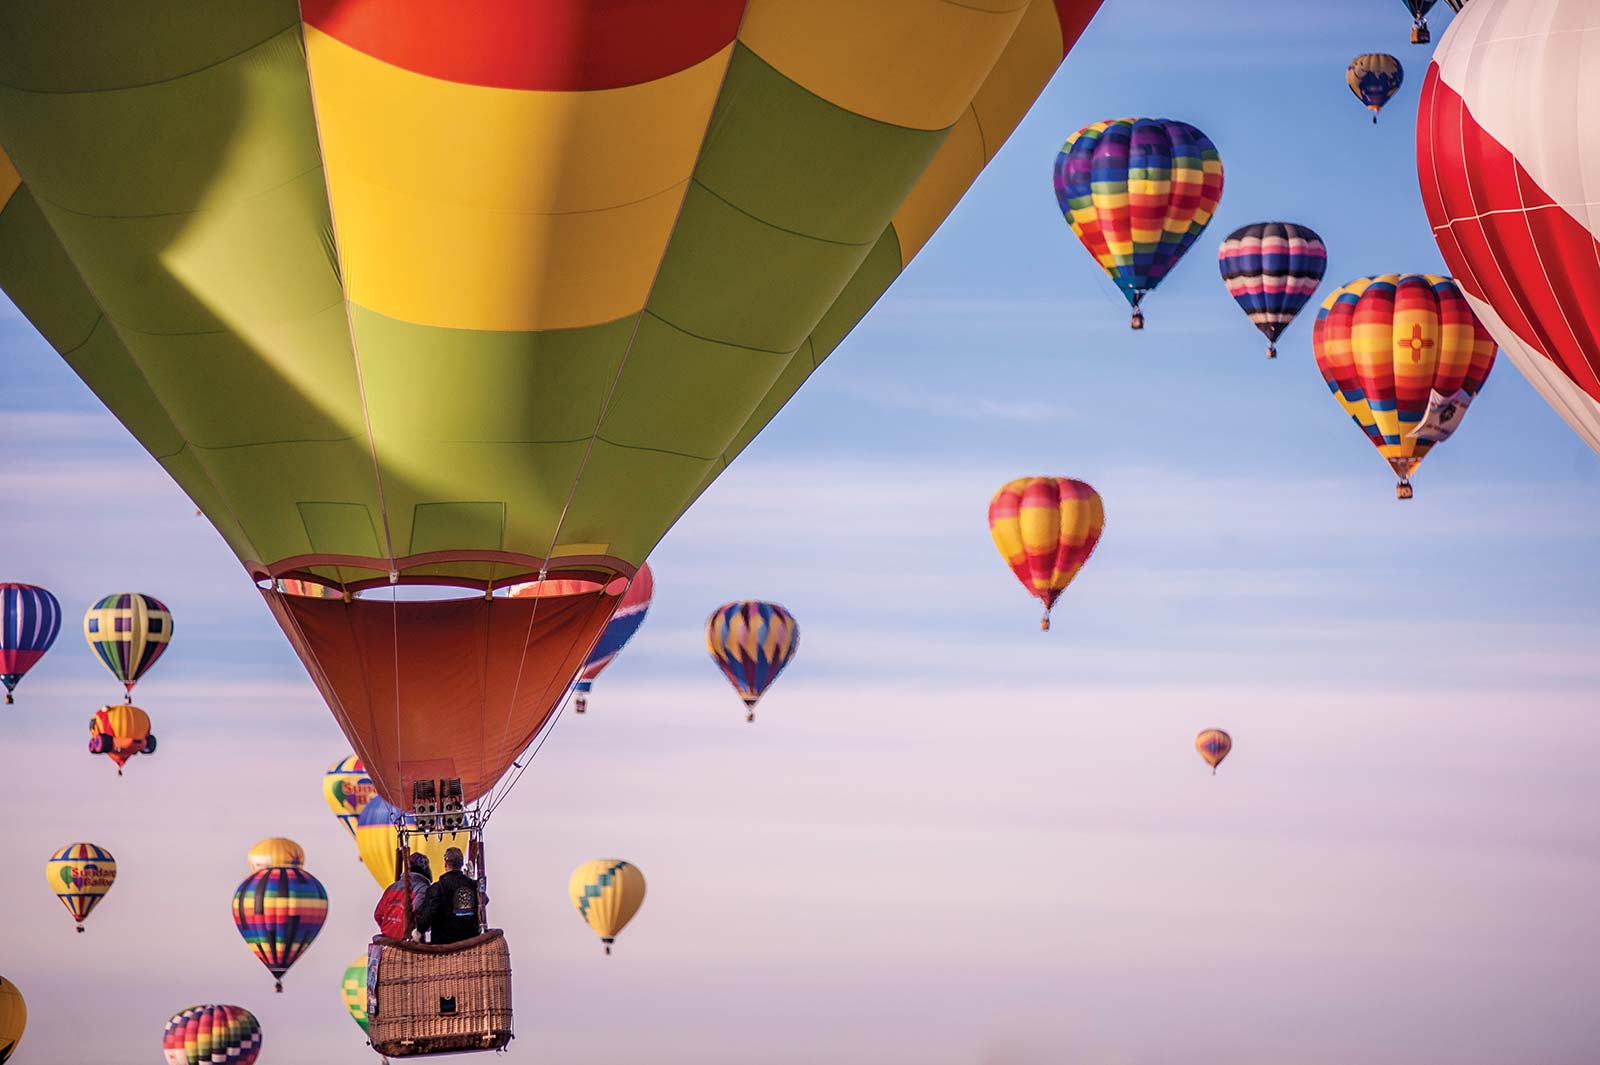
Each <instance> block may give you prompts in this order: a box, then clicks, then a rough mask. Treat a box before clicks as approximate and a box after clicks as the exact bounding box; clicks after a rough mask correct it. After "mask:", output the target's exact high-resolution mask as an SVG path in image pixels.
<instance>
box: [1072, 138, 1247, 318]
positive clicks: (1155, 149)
mask: <svg viewBox="0 0 1600 1065" xmlns="http://www.w3.org/2000/svg"><path fill="white" fill-rule="evenodd" d="M1055 185H1056V201H1057V202H1058V203H1060V204H1061V213H1062V214H1063V215H1065V216H1066V219H1067V222H1068V223H1069V224H1070V225H1071V226H1072V231H1073V232H1074V233H1076V234H1077V235H1078V239H1079V240H1080V241H1082V242H1083V246H1084V248H1086V249H1087V250H1088V252H1089V254H1090V255H1092V256H1094V260H1095V262H1097V263H1099V264H1100V268H1101V269H1102V270H1104V271H1105V272H1106V273H1107V274H1108V275H1109V276H1110V278H1111V280H1112V281H1114V282H1116V285H1117V288H1119V289H1121V290H1122V295H1123V296H1124V297H1125V298H1126V299H1127V301H1128V303H1129V304H1130V305H1131V306H1132V307H1133V318H1132V322H1131V324H1132V326H1133V328H1135V329H1143V328H1144V315H1143V313H1142V312H1141V311H1140V310H1139V302H1140V301H1141V300H1142V299H1144V296H1145V294H1146V293H1147V292H1149V291H1150V290H1151V289H1153V288H1155V287H1156V286H1157V285H1159V284H1161V281H1162V279H1163V278H1165V277H1166V276H1167V274H1169V273H1171V271H1172V268H1173V267H1174V266H1176V265H1177V264H1178V260H1179V259H1181V258H1183V253H1184V252H1186V251H1188V250H1189V247H1190V245H1192V244H1193V243H1194V242H1195V240H1197V239H1198V238H1199V236H1200V234H1201V233H1202V232H1203V231H1204V230H1205V228H1206V226H1207V225H1208V224H1210V222H1211V216H1212V215H1213V214H1214V213H1216V209H1217V204H1218V203H1219V202H1220V201H1221V199H1222V157H1221V156H1220V155H1218V154H1217V147H1216V145H1214V144H1212V143H1211V140H1210V138H1208V137H1207V136H1206V135H1205V134H1204V133H1201V132H1200V131H1199V130H1198V129H1196V128H1194V127H1193V126H1191V125H1189V124H1188V123H1187V122H1175V121H1173V120H1172V119H1168V118H1114V119H1107V120H1106V121H1104V122H1096V123H1095V124H1094V125H1092V126H1085V127H1084V128H1082V129H1080V130H1079V131H1078V132H1076V133H1074V134H1073V135H1072V136H1071V137H1068V138H1067V143H1066V144H1064V145H1062V146H1061V153H1060V154H1059V155H1057V156H1056V169H1055Z"/></svg>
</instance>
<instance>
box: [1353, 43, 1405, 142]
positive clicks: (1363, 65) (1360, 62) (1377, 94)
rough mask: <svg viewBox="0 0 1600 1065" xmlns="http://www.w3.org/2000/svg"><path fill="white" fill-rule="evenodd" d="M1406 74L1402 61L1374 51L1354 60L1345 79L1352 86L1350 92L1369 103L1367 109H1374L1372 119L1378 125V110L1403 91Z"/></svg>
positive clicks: (1363, 101)
mask: <svg viewBox="0 0 1600 1065" xmlns="http://www.w3.org/2000/svg"><path fill="white" fill-rule="evenodd" d="M1405 76H1406V73H1405V70H1404V69H1403V68H1402V67H1401V66H1400V60H1398V59H1396V58H1395V57H1394V56H1392V55H1386V54H1384V53H1382V52H1373V53H1370V54H1368V55H1358V56H1356V57H1355V58H1354V59H1352V60H1351V61H1350V67H1349V69H1347V70H1346V71H1345V75H1344V80H1345V84H1347V85H1349V86H1350V91H1351V92H1353V93H1355V94H1356V99H1357V100H1360V101H1361V102H1362V103H1363V104H1366V106H1367V110H1368V111H1371V112H1372V122H1373V124H1374V125H1376V124H1377V122H1378V112H1379V111H1382V110H1383V105H1384V104H1386V103H1388V102H1389V101H1390V100H1391V99H1392V98H1393V97H1394V94H1395V93H1397V92H1399V91H1400V83H1401V82H1402V81H1404V80H1405Z"/></svg>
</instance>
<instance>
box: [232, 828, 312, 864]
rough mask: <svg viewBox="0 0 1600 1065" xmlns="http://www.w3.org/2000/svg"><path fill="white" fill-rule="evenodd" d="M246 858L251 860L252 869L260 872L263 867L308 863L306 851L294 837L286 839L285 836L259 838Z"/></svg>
mask: <svg viewBox="0 0 1600 1065" xmlns="http://www.w3.org/2000/svg"><path fill="white" fill-rule="evenodd" d="M246 860H247V861H249V863H250V868H251V870H252V871H254V872H259V871H261V870H262V869H271V868H274V867H277V866H283V867H288V866H301V865H304V864H306V852H305V850H304V849H303V848H302V847H301V846H300V844H298V843H296V842H295V841H294V840H292V839H285V838H284V837H283V836H271V837H269V838H267V839H263V840H258V841H257V842H256V844H255V846H253V847H251V848H250V853H249V855H248V856H247V858H246Z"/></svg>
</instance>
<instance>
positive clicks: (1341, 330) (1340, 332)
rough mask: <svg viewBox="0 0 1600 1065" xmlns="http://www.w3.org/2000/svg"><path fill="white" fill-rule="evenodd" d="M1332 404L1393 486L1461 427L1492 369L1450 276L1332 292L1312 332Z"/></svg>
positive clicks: (1490, 347) (1387, 278)
mask: <svg viewBox="0 0 1600 1065" xmlns="http://www.w3.org/2000/svg"><path fill="white" fill-rule="evenodd" d="M1311 346H1312V350H1313V351H1314V352H1315V353H1316V358H1317V368H1318V369H1319V370H1321V371H1322V378H1323V380H1324V381H1326V382H1327V383H1328V390H1329V391H1330V392H1332V393H1333V397H1334V399H1336V400H1338V401H1339V406H1341V407H1342V408H1344V412H1345V413H1346V414H1348V415H1350V417H1351V419H1352V420H1353V421H1354V422H1355V423H1356V424H1357V425H1358V426H1360V427H1361V431H1362V432H1364V433H1365V434H1366V435H1367V439H1368V440H1369V441H1371V443H1372V445H1373V446H1374V447H1376V448H1377V449H1378V452H1379V454H1381V455H1382V456H1383V457H1384V459H1385V460H1386V461H1387V462H1388V463H1389V465H1390V466H1391V467H1392V468H1393V469H1394V472H1395V475H1396V476H1397V477H1399V478H1400V481H1399V484H1398V485H1397V486H1396V488H1395V494H1396V495H1397V496H1398V497H1399V498H1401V499H1410V498H1411V495H1412V490H1411V474H1412V473H1413V472H1415V470H1416V468H1417V464H1418V463H1420V462H1421V461H1422V460H1423V458H1424V457H1425V456H1426V455H1427V454H1428V452H1429V451H1430V450H1431V449H1432V448H1433V445H1434V444H1437V443H1439V442H1440V441H1443V440H1447V439H1449V437H1450V436H1451V434H1453V433H1454V432H1455V431H1456V430H1457V429H1458V428H1459V427H1460V425H1461V421H1462V419H1463V418H1464V417H1465V416H1466V411H1467V408H1468V407H1469V406H1470V405H1471V404H1472V401H1473V400H1474V399H1476V398H1477V396H1478V392H1479V390H1481V389H1482V388H1483V384H1484V382H1485V381H1486V380H1488V377H1489V371H1490V370H1491V369H1493V368H1494V354H1495V348H1494V338H1493V337H1491V336H1490V335H1489V331H1488V330H1486V329H1484V328H1483V326H1482V325H1480V324H1479V323H1478V320H1477V318H1475V317H1474V316H1473V314H1472V308H1471V307H1470V306H1468V304H1467V301H1466V300H1465V299H1463V298H1462V296H1461V290H1460V289H1458V288H1457V287H1456V283H1455V282H1454V281H1452V280H1451V279H1450V278H1448V277H1437V276H1435V275H1433V274H1384V275H1382V276H1379V277H1363V278H1358V279H1356V280H1355V281H1352V282H1350V283H1349V284H1348V285H1345V286H1344V287H1343V288H1340V289H1337V290H1336V291H1335V292H1334V293H1333V294H1332V295H1330V296H1329V297H1328V298H1327V300H1326V301H1324V302H1323V304H1322V310H1321V312H1320V313H1319V314H1318V315H1317V324H1316V328H1315V329H1314V330H1313V331H1312V334H1311Z"/></svg>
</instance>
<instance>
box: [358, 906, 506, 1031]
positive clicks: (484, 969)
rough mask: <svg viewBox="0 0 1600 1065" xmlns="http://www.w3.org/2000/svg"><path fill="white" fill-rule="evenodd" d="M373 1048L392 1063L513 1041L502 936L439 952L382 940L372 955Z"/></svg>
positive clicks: (370, 1007)
mask: <svg viewBox="0 0 1600 1065" xmlns="http://www.w3.org/2000/svg"><path fill="white" fill-rule="evenodd" d="M367 1019H368V1025H369V1028H368V1035H369V1037H370V1038H371V1040H372V1048H373V1049H374V1050H376V1051H377V1052H378V1053H379V1054H382V1055H384V1056H385V1057H390V1058H403V1057H408V1056H413V1055H418V1054H446V1053H459V1052H460V1051H463V1050H499V1049H500V1048H501V1047H504V1046H505V1045H506V1044H507V1043H509V1042H510V1041H511V950H510V948H509V947H507V946H506V937H505V934H504V933H502V932H501V931H500V930H499V929H490V930H489V931H487V932H485V933H483V935H481V936H475V937H474V938H472V939H468V940H464V941H463V942H460V943H451V944H449V945H448V946H434V945H432V944H429V943H412V942H401V941H400V940H396V939H390V938H388V937H387V936H376V937H374V938H373V940H372V946H371V947H369V948H368V950H367Z"/></svg>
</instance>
